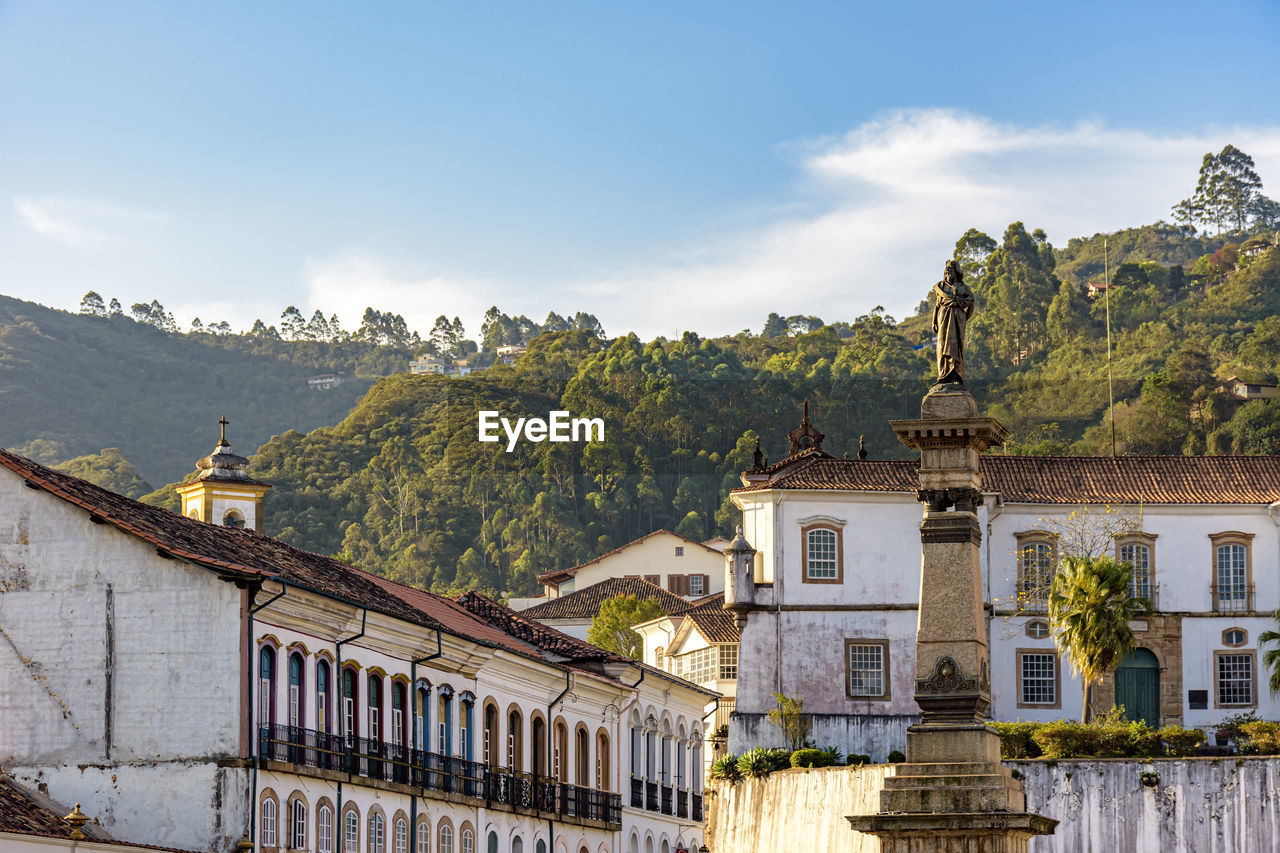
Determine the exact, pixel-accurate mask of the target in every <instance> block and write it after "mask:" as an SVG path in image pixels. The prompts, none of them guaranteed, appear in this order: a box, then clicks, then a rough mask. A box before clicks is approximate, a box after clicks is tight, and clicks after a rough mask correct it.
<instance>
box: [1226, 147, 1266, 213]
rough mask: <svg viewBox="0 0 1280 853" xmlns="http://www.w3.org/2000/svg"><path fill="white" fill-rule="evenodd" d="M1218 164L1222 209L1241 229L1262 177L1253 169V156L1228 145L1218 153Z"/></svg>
mask: <svg viewBox="0 0 1280 853" xmlns="http://www.w3.org/2000/svg"><path fill="white" fill-rule="evenodd" d="M1218 166H1219V168H1220V169H1221V170H1222V174H1223V180H1222V209H1223V210H1224V211H1225V212H1226V214H1227V217H1228V218H1229V219H1231V220H1233V221H1234V222H1235V224H1236V230H1237V231H1243V230H1244V226H1245V222H1246V220H1247V219H1248V218H1249V214H1250V213H1251V212H1252V211H1253V207H1254V201H1255V200H1256V199H1257V197H1258V194H1259V193H1260V192H1261V190H1262V179H1261V178H1259V177H1258V173H1257V172H1255V171H1254V169H1253V158H1252V157H1250V156H1249V155H1248V154H1246V153H1244V152H1243V151H1241V150H1240V149H1239V148H1236V147H1235V146H1234V145H1228V146H1227V147H1225V148H1223V149H1222V151H1220V152H1219V153H1218Z"/></svg>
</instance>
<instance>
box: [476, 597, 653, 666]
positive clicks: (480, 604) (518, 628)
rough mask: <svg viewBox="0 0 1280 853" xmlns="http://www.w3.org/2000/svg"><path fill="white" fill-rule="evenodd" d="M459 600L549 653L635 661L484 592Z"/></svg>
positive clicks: (575, 658) (583, 658) (584, 658)
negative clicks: (542, 620)
mask: <svg viewBox="0 0 1280 853" xmlns="http://www.w3.org/2000/svg"><path fill="white" fill-rule="evenodd" d="M457 602H458V604H460V605H462V606H463V607H464V608H466V609H467V611H468V612H470V613H473V614H475V615H476V616H478V617H480V618H481V619H483V620H484V621H485V622H487V623H488V624H489V625H491V626H493V627H494V628H497V629H498V630H499V631H502V632H503V633H506V634H510V635H511V636H512V637H516V638H518V639H519V640H521V641H523V642H526V643H528V644H530V645H531V646H535V647H536V648H538V649H540V650H541V651H543V652H546V653H548V654H551V655H556V656H558V657H562V658H565V659H567V660H571V661H576V662H583V661H608V662H618V663H633V661H632V660H631V659H630V658H625V657H623V656H622V655H619V654H616V653H614V652H611V651H608V650H607V649H602V648H600V647H599V646H593V645H591V644H590V643H588V642H586V641H584V640H579V639H578V638H576V637H570V636H569V635H568V634H565V633H562V632H560V631H557V630H556V629H555V628H551V627H548V626H546V625H543V624H542V623H541V622H536V621H534V620H533V619H530V618H528V617H526V616H525V615H524V614H522V613H518V612H516V611H515V610H512V609H511V608H510V607H507V606H505V605H503V604H499V603H498V602H496V601H494V600H493V599H492V598H489V597H488V596H486V595H482V594H481V593H478V592H467V593H463V594H462V595H460V596H458V598H457Z"/></svg>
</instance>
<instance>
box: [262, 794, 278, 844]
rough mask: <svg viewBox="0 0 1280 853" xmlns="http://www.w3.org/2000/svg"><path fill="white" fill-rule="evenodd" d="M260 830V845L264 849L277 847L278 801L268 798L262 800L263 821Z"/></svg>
mask: <svg viewBox="0 0 1280 853" xmlns="http://www.w3.org/2000/svg"><path fill="white" fill-rule="evenodd" d="M259 829H260V830H261V834H260V835H259V843H260V844H261V846H263V847H275V846H276V800H275V797H272V796H267V797H263V799H262V820H261V822H260V826H259Z"/></svg>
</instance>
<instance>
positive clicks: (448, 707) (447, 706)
mask: <svg viewBox="0 0 1280 853" xmlns="http://www.w3.org/2000/svg"><path fill="white" fill-rule="evenodd" d="M439 706H440V710H439V714H438V721H437V723H436V729H437V732H436V752H438V753H440V754H441V755H452V754H453V689H452V688H451V687H449V685H447V684H443V685H441V686H440V702H439Z"/></svg>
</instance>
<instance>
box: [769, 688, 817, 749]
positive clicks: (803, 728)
mask: <svg viewBox="0 0 1280 853" xmlns="http://www.w3.org/2000/svg"><path fill="white" fill-rule="evenodd" d="M773 699H774V701H775V702H777V703H778V707H776V708H770V709H769V713H768V714H767V717H768V720H769V722H771V723H773V724H774V725H775V726H777V727H778V728H780V729H782V735H783V737H785V738H786V739H787V748H788V749H790V750H791V751H792V752H794V751H796V750H797V749H803V748H804V745H805V742H806V741H808V740H809V732H810V731H812V730H813V720H812V718H811V717H810V716H809V715H808V714H806V713H804V700H803V699H801V698H800V697H799V696H784V695H782V694H781V693H774V694H773Z"/></svg>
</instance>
